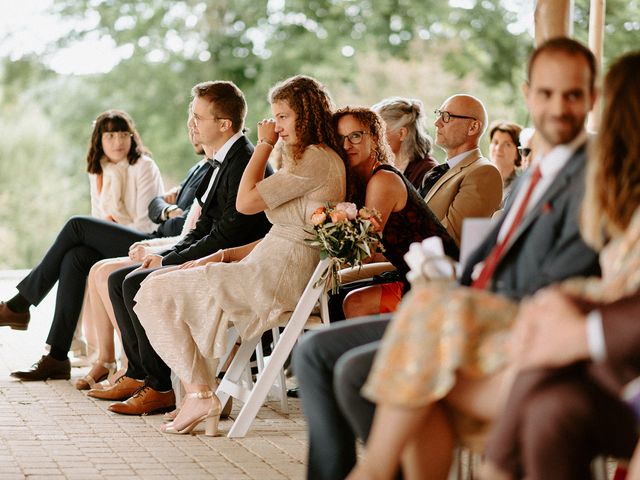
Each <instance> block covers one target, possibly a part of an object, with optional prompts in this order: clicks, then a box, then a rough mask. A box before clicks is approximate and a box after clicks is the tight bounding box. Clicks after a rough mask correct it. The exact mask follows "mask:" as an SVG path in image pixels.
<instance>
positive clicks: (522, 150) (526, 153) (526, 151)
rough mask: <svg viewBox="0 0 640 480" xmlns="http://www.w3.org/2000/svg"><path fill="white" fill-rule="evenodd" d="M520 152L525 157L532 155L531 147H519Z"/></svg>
mask: <svg viewBox="0 0 640 480" xmlns="http://www.w3.org/2000/svg"><path fill="white" fill-rule="evenodd" d="M518 151H519V152H520V155H522V156H523V157H528V156H529V155H530V154H531V149H530V148H529V147H518Z"/></svg>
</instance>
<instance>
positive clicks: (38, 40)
mask: <svg viewBox="0 0 640 480" xmlns="http://www.w3.org/2000/svg"><path fill="white" fill-rule="evenodd" d="M449 3H450V4H451V5H453V6H458V7H462V8H468V6H469V5H470V4H473V3H474V0H449ZM503 3H504V4H505V5H506V6H507V7H508V8H510V9H512V10H514V11H517V12H519V17H520V19H521V20H520V21H519V22H518V24H515V25H513V26H512V28H513V29H514V33H519V32H522V31H524V30H527V29H531V26H532V24H533V4H534V1H533V0H503ZM51 4H52V0H0V12H2V15H0V57H5V56H8V57H9V58H10V59H14V60H17V59H19V58H21V57H23V56H24V55H27V54H29V53H37V54H42V53H43V52H45V49H46V45H47V44H48V43H50V42H52V41H55V40H56V39H58V38H59V37H60V36H62V35H63V34H64V33H65V32H66V31H68V30H70V29H72V28H73V27H74V25H73V24H70V23H69V22H66V23H65V22H62V21H60V19H58V18H56V17H54V16H52V15H50V14H48V13H47V12H46V11H47V9H48V8H49V7H50V6H51ZM6 32H10V33H11V36H10V37H9V38H3V37H4V34H5V33H6ZM129 54H130V52H129ZM126 55H127V52H126V51H123V50H118V49H116V48H115V45H114V44H113V43H112V42H110V41H109V40H108V39H102V40H100V39H97V38H96V39H93V40H85V41H83V42H79V43H77V44H76V45H74V46H73V47H70V48H65V49H59V50H56V51H55V53H50V54H47V55H46V57H45V62H46V63H47V64H48V65H49V66H50V67H51V68H52V69H53V70H55V71H57V72H58V73H61V74H76V75H82V74H89V73H104V72H108V71H109V70H111V69H112V68H113V67H114V66H115V65H116V64H117V63H118V62H119V61H120V60H121V58H123V57H124V56H126Z"/></svg>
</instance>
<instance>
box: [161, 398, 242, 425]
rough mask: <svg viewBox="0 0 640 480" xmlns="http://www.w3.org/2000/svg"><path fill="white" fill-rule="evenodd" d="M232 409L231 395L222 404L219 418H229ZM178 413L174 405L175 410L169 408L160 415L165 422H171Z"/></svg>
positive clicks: (178, 409)
mask: <svg viewBox="0 0 640 480" xmlns="http://www.w3.org/2000/svg"><path fill="white" fill-rule="evenodd" d="M232 409H233V397H229V400H227V404H226V405H225V406H224V408H223V409H222V411H221V412H220V420H225V419H227V418H229V415H231V410H232ZM179 413H180V407H179V406H178V407H176V409H175V410H171V411H170V412H167V413H165V414H164V415H162V419H163V420H164V421H165V422H167V423H170V422H173V421H174V420H175V419H176V417H177V416H178V414H179Z"/></svg>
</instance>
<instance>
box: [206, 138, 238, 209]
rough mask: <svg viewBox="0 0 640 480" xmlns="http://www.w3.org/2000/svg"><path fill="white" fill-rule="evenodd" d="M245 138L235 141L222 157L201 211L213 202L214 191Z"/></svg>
mask: <svg viewBox="0 0 640 480" xmlns="http://www.w3.org/2000/svg"><path fill="white" fill-rule="evenodd" d="M246 138H247V137H245V136H242V137H240V138H239V139H238V140H236V142H235V143H234V144H233V145H232V146H231V148H230V149H229V151H228V152H227V155H226V156H225V157H224V161H223V162H222V164H221V165H220V167H219V168H218V174H217V175H216V178H215V179H214V180H213V186H212V187H211V191H210V192H209V196H208V197H207V199H206V201H205V204H204V206H203V207H202V208H203V209H204V208H208V207H209V204H210V203H211V201H212V200H213V198H214V196H215V192H216V189H217V188H218V185H219V184H220V180H221V179H222V177H223V176H224V174H225V172H226V171H227V170H228V169H229V166H230V165H231V163H233V157H234V155H235V154H236V152H237V151H238V150H239V149H240V148H241V147H242V145H244V144H245V142H246V141H247V139H246ZM209 178H211V177H209Z"/></svg>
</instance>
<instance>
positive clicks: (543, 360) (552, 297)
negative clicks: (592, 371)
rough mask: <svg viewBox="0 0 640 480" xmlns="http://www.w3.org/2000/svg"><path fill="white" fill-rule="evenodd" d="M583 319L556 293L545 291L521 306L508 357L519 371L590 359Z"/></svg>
mask: <svg viewBox="0 0 640 480" xmlns="http://www.w3.org/2000/svg"><path fill="white" fill-rule="evenodd" d="M585 318H586V315H585V314H584V313H582V312H581V311H580V310H579V309H578V308H577V307H576V305H575V304H574V303H573V302H572V301H571V299H570V298H569V297H568V296H566V295H565V294H563V293H562V292H560V291H559V290H558V289H553V288H547V289H545V290H542V291H540V292H539V293H537V294H536V295H535V296H534V297H533V298H531V299H530V300H525V301H524V302H522V304H521V306H520V312H519V314H518V317H517V319H516V322H515V327H514V332H513V335H512V339H511V345H510V348H511V355H512V357H513V358H514V360H515V361H516V363H517V364H518V366H520V367H521V368H530V367H561V366H565V365H569V364H571V363H574V362H576V361H578V360H584V359H588V358H589V346H588V342H587V326H586V325H587V324H586V321H585Z"/></svg>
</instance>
